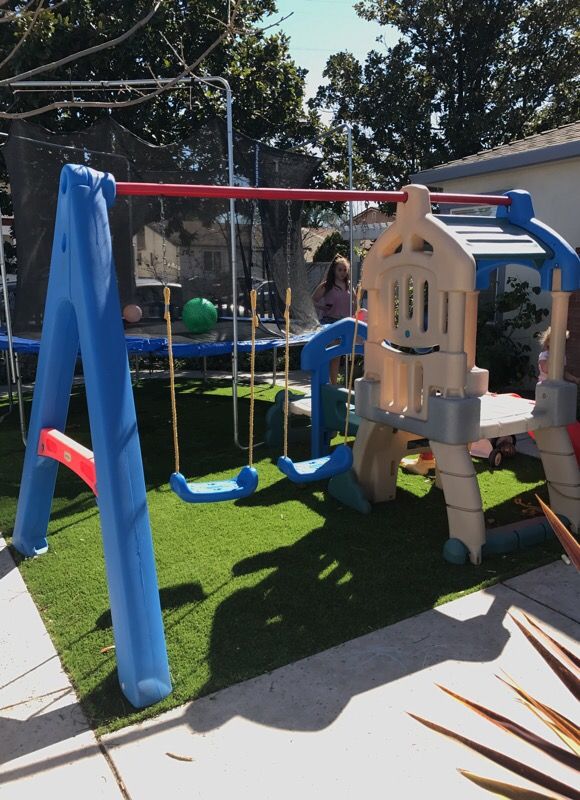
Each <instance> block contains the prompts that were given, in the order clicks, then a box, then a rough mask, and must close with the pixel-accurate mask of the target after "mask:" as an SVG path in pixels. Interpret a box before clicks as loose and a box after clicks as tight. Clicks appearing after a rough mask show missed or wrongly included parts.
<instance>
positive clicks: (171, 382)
mask: <svg viewBox="0 0 580 800" xmlns="http://www.w3.org/2000/svg"><path fill="white" fill-rule="evenodd" d="M163 299H164V301H165V312H164V315H163V316H164V317H165V324H166V327H167V355H168V358H169V388H170V391H171V424H172V427H173V452H174V454H175V472H179V438H178V435H177V403H176V402H175V364H174V362H173V336H172V330H171V311H170V307H171V289H170V288H169V286H164V287H163Z"/></svg>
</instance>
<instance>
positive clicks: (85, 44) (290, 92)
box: [0, 0, 316, 145]
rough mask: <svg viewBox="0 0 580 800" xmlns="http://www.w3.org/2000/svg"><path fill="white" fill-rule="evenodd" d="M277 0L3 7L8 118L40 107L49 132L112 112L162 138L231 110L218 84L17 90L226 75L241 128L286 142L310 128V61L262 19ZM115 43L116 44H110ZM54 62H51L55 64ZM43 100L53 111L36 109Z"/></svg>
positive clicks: (1, 112)
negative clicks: (25, 84)
mask: <svg viewBox="0 0 580 800" xmlns="http://www.w3.org/2000/svg"><path fill="white" fill-rule="evenodd" d="M275 10H276V6H275V2H274V0H232V2H230V3H226V2H223V0H195V2H194V0H131V2H129V1H128V0H118V1H117V2H112V0H68V2H59V0H52V2H51V1H50V0H33V1H32V3H30V2H29V3H8V4H3V8H2V9H0V22H4V23H6V24H2V25H0V53H1V54H2V58H0V62H2V63H0V120H3V122H4V129H6V127H7V124H8V122H9V119H10V118H11V117H12V116H14V115H16V116H28V115H34V119H35V121H38V122H40V123H41V124H43V125H46V126H47V127H49V128H52V129H60V130H75V129H78V128H82V127H84V126H86V125H87V124H88V123H90V122H92V121H94V120H95V119H96V118H98V117H99V116H102V115H103V114H108V113H110V112H111V111H112V113H114V115H115V117H116V119H118V121H119V122H121V123H122V124H123V125H125V126H126V127H128V128H129V129H130V130H133V131H134V132H136V133H138V134H139V135H141V136H143V137H144V138H146V139H148V140H150V141H153V142H157V143H165V142H167V141H170V140H175V139H176V138H179V137H180V136H184V135H186V134H187V133H189V132H190V130H191V124H192V122H195V121H198V120H202V119H203V118H204V117H207V116H209V115H215V114H216V113H217V114H220V115H223V113H224V107H225V106H224V93H223V91H220V90H219V88H214V89H211V88H207V87H205V88H200V87H199V86H196V87H194V88H193V89H192V90H190V89H189V87H181V88H178V87H171V86H169V87H162V86H155V85H154V84H153V87H152V88H148V89H142V90H141V91H140V92H139V91H138V90H134V89H129V88H127V89H126V90H125V91H121V92H119V91H115V92H112V91H110V90H104V89H103V90H102V91H95V90H93V91H91V93H90V94H86V93H83V94H79V95H72V94H71V92H70V91H51V92H48V93H42V94H38V93H35V92H28V91H27V92H26V93H22V92H20V93H16V94H15V93H14V92H13V91H12V90H11V88H10V87H9V85H8V84H9V82H10V81H12V80H15V79H16V78H19V79H21V80H23V79H36V80H38V79H53V80H56V79H62V80H67V79H74V80H119V79H123V78H127V79H144V78H152V79H154V78H174V77H176V76H179V75H183V76H196V77H203V76H204V75H221V76H224V77H225V78H227V79H228V81H229V83H230V85H231V88H232V92H233V97H234V108H233V113H234V125H235V127H237V128H238V129H240V130H242V131H244V132H245V133H248V134H249V135H251V136H255V137H256V138H260V139H262V140H265V141H268V142H271V143H275V144H279V145H288V144H295V143H297V142H299V141H302V140H303V139H304V137H305V136H311V135H312V133H313V131H314V128H315V125H316V119H315V116H314V115H310V118H309V119H306V120H305V119H304V116H305V115H304V113H303V112H302V102H303V98H304V75H305V73H304V70H301V69H299V68H298V67H297V66H296V64H295V63H294V62H293V60H292V59H291V57H290V55H289V50H288V39H287V37H286V36H284V35H283V34H281V33H280V32H279V31H277V30H276V28H275V27H274V28H273V29H265V28H264V24H263V18H264V16H265V15H267V14H271V13H273V12H275ZM111 42H117V44H116V45H114V46H112V45H111ZM47 65H52V66H50V67H47ZM40 108H46V110H45V112H44V113H43V114H42V115H41V116H36V114H37V112H38V110H39V109H40Z"/></svg>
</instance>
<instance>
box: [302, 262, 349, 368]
mask: <svg viewBox="0 0 580 800" xmlns="http://www.w3.org/2000/svg"><path fill="white" fill-rule="evenodd" d="M312 299H313V300H314V305H315V307H316V310H317V312H318V317H319V319H320V321H321V322H322V324H323V325H327V324H330V323H332V322H336V321H337V320H339V319H343V318H344V317H349V316H350V314H351V302H352V291H351V288H350V263H349V261H348V259H347V258H345V257H344V256H341V255H336V256H334V258H333V259H332V261H331V262H330V266H329V267H328V272H327V273H326V278H325V279H324V280H323V281H322V283H321V284H319V285H318V286H317V287H316V289H315V290H314V293H313V295H312ZM339 364H340V358H333V359H332V361H331V362H330V382H331V383H336V382H337V380H338V367H339Z"/></svg>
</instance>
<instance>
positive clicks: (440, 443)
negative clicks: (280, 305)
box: [354, 185, 580, 564]
mask: <svg viewBox="0 0 580 800" xmlns="http://www.w3.org/2000/svg"><path fill="white" fill-rule="evenodd" d="M405 191H406V192H407V195H408V200H407V202H405V203H399V204H398V206H397V214H396V221H395V223H394V224H393V225H392V226H391V227H390V228H389V229H388V230H387V231H385V232H384V233H383V235H382V236H381V237H380V238H379V239H378V240H377V241H376V243H375V244H374V246H373V247H372V249H371V250H370V252H369V254H368V255H367V258H366V260H365V264H364V276H363V281H362V285H363V289H364V290H366V292H367V295H368V336H367V342H366V344H365V367H364V377H363V378H361V379H360V380H358V381H357V383H356V412H357V414H358V415H359V416H360V417H361V419H362V422H361V425H360V428H359V431H358V434H357V437H356V441H355V445H354V473H355V475H356V479H357V480H358V483H359V485H360V487H361V488H362V491H363V492H364V495H365V497H366V498H367V499H368V500H369V501H370V502H382V501H387V500H392V499H394V497H395V492H396V482H397V473H398V467H399V462H400V461H401V458H402V457H403V456H404V455H407V454H408V453H409V442H413V441H418V439H419V438H423V439H428V440H429V443H430V448H431V450H432V451H433V453H434V456H435V459H436V464H437V470H438V477H439V479H440V482H441V486H442V488H443V492H444V496H445V503H446V505H447V516H448V522H449V536H450V537H451V538H455V539H459V540H460V541H461V542H463V543H464V544H465V546H466V547H467V549H468V551H469V558H470V560H471V562H472V563H474V564H478V563H480V561H481V548H482V546H483V544H484V543H485V538H486V529H485V521H484V515H483V509H482V502H481V495H480V491H479V486H478V483H477V478H476V474H475V470H474V466H473V461H472V458H471V456H470V454H469V451H468V445H469V443H470V442H475V441H478V440H479V439H484V438H487V439H489V438H492V437H498V436H507V435H511V434H518V433H523V432H527V431H532V430H533V431H535V432H536V433H535V438H536V442H537V445H538V448H539V451H540V454H541V457H542V463H543V467H544V471H545V475H546V479H547V481H548V487H549V496H550V504H551V507H552V508H553V510H554V511H555V512H556V513H558V514H562V515H564V516H565V517H567V518H568V519H569V520H570V522H571V525H572V528H573V529H574V530H576V529H577V528H578V524H579V523H580V473H579V470H578V465H577V462H576V457H575V455H574V451H573V448H572V445H571V442H570V439H569V436H568V433H567V431H566V425H567V424H569V423H570V422H572V421H574V419H575V408H576V387H575V386H573V385H572V384H570V383H568V382H566V381H564V380H563V375H564V350H565V341H566V322H567V313H568V299H569V292H563V291H560V281H559V278H560V274H559V270H558V269H554V270H553V273H552V275H553V277H552V316H551V326H552V334H551V342H550V362H549V370H550V372H549V380H548V381H546V382H544V383H543V384H541V385H539V386H538V388H537V391H536V401H535V402H534V401H531V400H525V399H523V398H519V397H515V396H512V395H492V394H490V393H489V392H488V373H487V371H486V370H482V369H478V367H477V366H476V365H475V345H476V335H477V300H478V292H477V291H476V288H475V287H476V258H475V257H474V253H475V254H476V255H477V252H478V248H479V249H480V250H481V247H482V246H484V247H489V248H494V247H496V246H497V247H498V248H500V249H501V248H503V251H505V249H506V246H507V245H506V242H508V239H507V236H508V234H507V233H506V232H505V227H506V226H504V228H502V227H501V223H500V222H498V223H497V226H495V227H494V226H493V221H492V226H491V227H490V226H489V224H488V226H487V228H485V230H483V232H482V229H479V228H477V225H475V223H474V228H473V230H472V231H470V230H469V226H467V227H465V226H464V227H463V229H462V231H461V235H460V234H459V233H458V232H457V230H455V229H454V228H453V225H449V224H446V223H445V222H442V221H441V220H440V219H438V217H437V216H434V215H433V214H432V213H431V203H430V196H429V191H428V189H427V188H426V187H423V186H416V185H412V186H407V187H405ZM472 219H473V218H472ZM475 219H476V218H475ZM487 222H488V223H489V220H488V221H487ZM486 231H487V233H486ZM486 236H487V237H488V238H487V239H486V238H485V237H486ZM512 236H513V234H512ZM482 242H483V245H482ZM510 246H511V245H510ZM528 246H529V247H530V248H533V247H534V246H535V243H534V242H533V241H531V239H530V242H528ZM411 446H412V445H411ZM417 511H418V513H419V505H418V506H417Z"/></svg>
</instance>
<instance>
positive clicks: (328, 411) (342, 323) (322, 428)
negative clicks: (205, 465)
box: [265, 317, 367, 458]
mask: <svg viewBox="0 0 580 800" xmlns="http://www.w3.org/2000/svg"><path fill="white" fill-rule="evenodd" d="M356 330H357V339H358V340H360V343H359V342H357V345H356V347H355V354H356V355H362V354H363V342H364V341H366V338H367V326H366V324H365V323H364V322H359V323H358V325H356ZM354 334H355V321H354V319H351V318H348V317H347V318H345V319H341V320H338V322H333V323H332V325H327V326H326V327H324V328H323V329H322V330H321V331H320V332H319V333H317V334H316V335H315V336H313V337H312V339H310V341H309V342H307V343H306V344H305V345H304V347H303V348H302V352H301V354H300V367H301V369H302V370H304V371H305V372H308V373H309V377H310V394H308V395H300V394H298V393H292V394H291V398H290V403H289V410H290V414H291V416H295V417H302V418H304V417H307V418H310V426H309V427H296V428H294V429H291V430H290V438H291V440H294V441H296V440H300V439H304V438H306V437H307V436H308V437H309V438H310V447H311V452H312V457H313V458H319V457H320V456H323V455H326V454H327V453H329V452H330V442H331V439H332V438H333V437H334V436H335V435H336V433H337V432H338V433H341V432H342V431H344V427H345V422H346V414H347V407H346V406H347V399H348V389H346V388H345V387H343V386H335V385H333V384H331V383H330V370H329V365H330V362H331V361H332V360H333V359H334V358H338V357H340V356H350V355H351V353H352V340H353V337H354ZM348 413H349V431H350V433H351V434H353V435H354V434H355V433H356V432H357V430H358V425H359V419H358V417H357V416H356V414H355V412H354V406H353V405H352V404H351V407H350V408H349V410H348ZM283 426H284V392H282V391H281V392H278V394H277V395H276V398H275V400H274V404H273V405H272V408H270V409H269V410H268V413H267V414H266V435H265V441H266V444H267V445H268V446H269V447H276V446H279V445H280V443H281V442H282V434H283Z"/></svg>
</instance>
